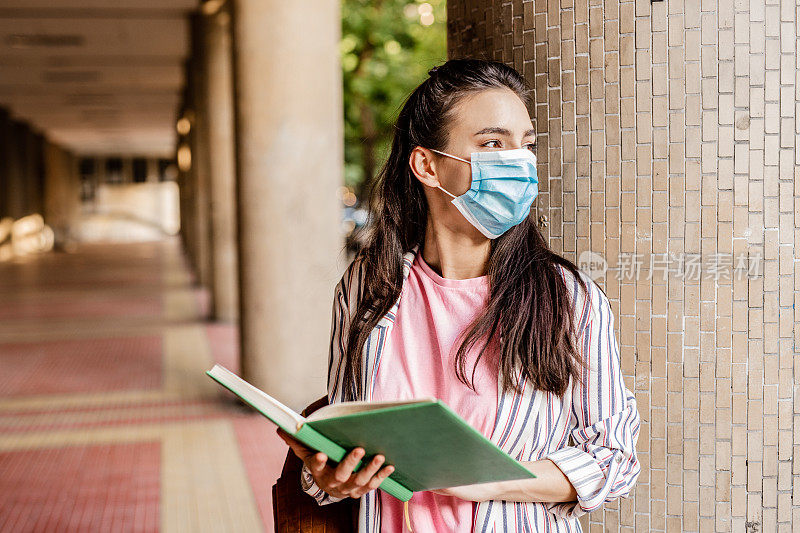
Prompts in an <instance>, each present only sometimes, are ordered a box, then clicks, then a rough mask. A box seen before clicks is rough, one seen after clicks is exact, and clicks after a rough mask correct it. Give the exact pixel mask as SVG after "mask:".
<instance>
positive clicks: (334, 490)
mask: <svg viewBox="0 0 800 533" xmlns="http://www.w3.org/2000/svg"><path fill="white" fill-rule="evenodd" d="M278 435H279V436H280V437H281V438H282V439H283V440H284V441H286V443H287V444H288V445H289V446H290V447H291V448H292V451H293V452H294V453H295V455H297V456H298V457H299V458H300V459H301V460H302V461H303V462H304V463H305V464H306V466H308V469H309V470H310V471H311V473H312V475H313V476H314V481H316V483H317V485H318V486H319V487H320V488H321V489H322V490H324V491H325V492H327V493H328V494H330V495H331V496H334V497H336V498H344V497H348V496H349V497H351V498H360V497H361V496H362V495H364V494H366V493H367V492H369V491H371V490H374V489H377V488H378V486H379V485H380V484H381V483H382V482H383V480H384V479H386V478H387V477H389V475H390V474H391V473H392V472H394V466H392V465H387V466H384V467H383V468H381V465H383V463H384V461H385V457H384V456H383V455H381V454H378V455H376V456H375V457H373V458H372V459H371V460H370V461H369V462H367V463H365V464H363V465H362V466H361V468H360V469H359V470H357V471H356V470H355V469H356V466H357V465H358V462H359V461H360V460H361V459H362V458H363V457H364V453H365V452H364V448H361V447H356V448H353V449H352V450H350V453H348V454H347V455H346V456H345V458H344V459H342V461H341V462H340V463H339V464H337V465H335V466H331V465H328V457H327V455H325V454H324V453H322V452H317V451H316V450H313V449H312V448H309V447H307V446H306V445H305V444H303V443H302V442H300V441H299V440H297V439H295V438H294V437H292V436H291V435H289V434H288V433H286V432H285V431H283V430H282V429H280V428H278Z"/></svg>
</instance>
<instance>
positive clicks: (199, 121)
mask: <svg viewBox="0 0 800 533" xmlns="http://www.w3.org/2000/svg"><path fill="white" fill-rule="evenodd" d="M191 28H192V63H191V69H190V78H189V83H190V93H191V100H190V101H191V106H192V109H193V110H194V123H193V125H192V129H191V132H190V134H189V138H190V141H191V149H192V170H191V172H192V178H191V179H192V196H191V200H192V203H193V206H192V208H193V211H194V213H193V217H192V218H193V223H194V225H195V229H194V231H193V234H194V241H195V242H194V246H193V248H194V266H195V270H196V272H197V276H198V280H199V282H200V284H201V285H203V286H204V287H211V256H210V241H211V235H210V233H211V232H210V227H209V226H210V222H209V219H210V216H209V190H208V189H209V184H208V182H209V178H208V151H209V144H208V130H207V127H206V124H205V121H206V120H207V117H206V116H205V113H204V110H205V109H206V95H205V83H204V81H203V78H204V76H206V75H207V73H205V72H203V65H204V63H205V59H204V56H205V35H204V33H205V20H204V17H203V15H201V14H200V13H194V14H192V16H191Z"/></svg>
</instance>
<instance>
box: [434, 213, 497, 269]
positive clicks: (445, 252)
mask: <svg viewBox="0 0 800 533" xmlns="http://www.w3.org/2000/svg"><path fill="white" fill-rule="evenodd" d="M490 247H491V241H490V240H489V239H486V238H482V239H479V240H473V239H471V238H469V237H466V236H464V235H463V234H457V233H454V232H451V231H448V230H447V228H442V227H440V228H435V227H434V224H432V223H430V222H429V223H428V227H427V229H426V231H425V242H424V243H423V245H422V246H421V250H420V253H421V254H422V258H423V259H424V260H425V262H426V263H428V266H430V267H431V268H432V269H433V270H434V271H435V272H436V273H437V274H439V275H440V276H442V277H443V278H447V279H469V278H477V277H479V276H483V275H485V274H486V268H487V266H488V263H489V251H490Z"/></svg>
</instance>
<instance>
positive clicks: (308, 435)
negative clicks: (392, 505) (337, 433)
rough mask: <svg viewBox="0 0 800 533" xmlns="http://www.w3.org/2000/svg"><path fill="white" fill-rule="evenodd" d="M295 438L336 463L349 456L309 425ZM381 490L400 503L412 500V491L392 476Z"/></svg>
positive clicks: (360, 463) (358, 466)
mask: <svg viewBox="0 0 800 533" xmlns="http://www.w3.org/2000/svg"><path fill="white" fill-rule="evenodd" d="M294 437H295V438H296V439H298V440H300V441H302V442H303V443H305V444H307V445H308V446H310V447H311V448H314V449H315V450H319V451H321V452H322V453H324V454H325V455H327V456H328V457H330V458H331V459H333V460H334V461H336V462H340V461H342V459H344V458H345V456H346V455H347V450H345V449H344V448H342V447H341V446H339V445H338V444H336V443H335V442H334V441H332V440H331V439H329V438H328V437H326V436H325V435H323V434H322V433H320V432H319V431H317V430H316V429H314V428H312V427H311V426H309V425H308V424H303V425H302V426H301V427H300V429H299V430H298V431H297V432H296V433H295V434H294ZM362 464H363V461H360V460H359V461H358V463H357V464H356V468H355V469H356V470H358V469H360V468H361V466H362ZM378 488H379V489H382V490H385V491H386V492H387V493H389V494H391V495H392V496H394V497H395V498H397V499H398V500H400V501H403V502H407V501H408V500H410V499H411V495H412V494H414V493H413V492H412V491H410V490H409V489H407V488H406V487H404V486H403V485H401V484H400V483H398V482H397V481H395V480H394V479H392V477H391V476H389V477H387V478H386V479H384V480H383V481H382V482H381V484H380V485H379V486H378Z"/></svg>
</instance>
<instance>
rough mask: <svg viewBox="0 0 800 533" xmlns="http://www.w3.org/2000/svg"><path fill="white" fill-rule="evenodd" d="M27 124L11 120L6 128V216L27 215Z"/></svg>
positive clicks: (17, 216)
mask: <svg viewBox="0 0 800 533" xmlns="http://www.w3.org/2000/svg"><path fill="white" fill-rule="evenodd" d="M26 128H27V126H26V125H25V124H24V123H22V122H19V121H17V120H13V119H12V120H11V121H10V124H9V129H8V139H7V142H8V160H7V161H6V162H5V165H6V169H7V172H8V177H7V180H8V181H7V182H6V190H5V192H6V210H7V213H8V216H10V217H12V218H15V219H17V218H21V217H24V216H25V215H27V214H28V213H26V212H25V211H26V209H25V157H24V156H25V152H24V150H25V134H26V132H25V130H26Z"/></svg>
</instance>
